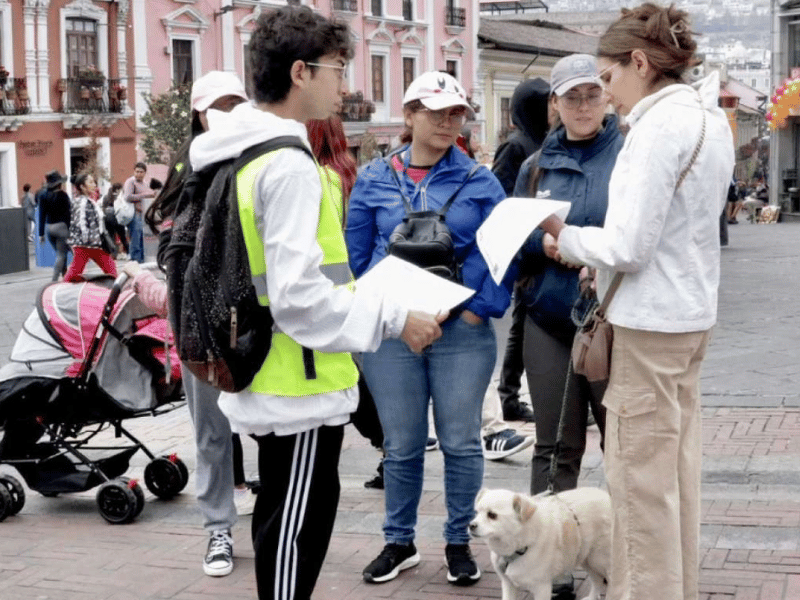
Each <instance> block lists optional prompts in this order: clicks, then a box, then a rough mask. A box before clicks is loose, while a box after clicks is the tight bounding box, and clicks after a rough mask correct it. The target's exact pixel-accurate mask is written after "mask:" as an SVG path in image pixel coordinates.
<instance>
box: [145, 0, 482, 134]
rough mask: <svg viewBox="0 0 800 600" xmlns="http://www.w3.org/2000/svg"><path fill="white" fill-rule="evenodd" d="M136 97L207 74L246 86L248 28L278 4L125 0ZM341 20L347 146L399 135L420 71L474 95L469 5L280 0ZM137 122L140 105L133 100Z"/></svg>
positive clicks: (422, 0)
mask: <svg viewBox="0 0 800 600" xmlns="http://www.w3.org/2000/svg"><path fill="white" fill-rule="evenodd" d="M131 3H132V11H131V12H132V29H133V31H134V32H135V33H134V35H133V43H134V55H133V60H132V67H131V70H132V72H133V74H134V78H135V95H136V96H137V98H138V97H139V96H140V95H141V94H142V93H153V94H157V93H160V92H163V91H165V90H167V89H168V88H169V87H170V86H171V85H172V83H173V82H179V83H190V82H191V81H193V80H194V79H196V78H197V77H199V76H200V75H202V74H203V73H205V72H207V71H210V70H214V69H217V70H223V71H231V72H235V73H237V74H238V75H239V76H240V77H241V78H242V79H243V80H245V81H246V79H247V70H248V69H247V53H248V44H249V41H250V36H251V33H252V30H253V27H254V25H255V21H256V20H257V18H258V17H259V15H261V14H262V13H264V12H266V11H269V10H274V9H275V8H278V7H280V6H285V5H286V4H287V2H286V1H285V0H284V1H278V0H261V1H259V0H203V1H202V2H201V1H199V0H198V1H196V0H171V1H170V0H163V1H160V2H157V3H156V2H148V1H147V0H131ZM289 3H290V4H306V5H308V6H310V7H311V8H312V9H314V10H315V11H319V12H320V13H321V14H323V15H325V16H329V17H335V18H338V19H341V20H343V21H345V22H347V23H348V24H349V25H350V28H351V30H352V35H353V40H354V43H355V47H356V53H355V57H354V58H353V60H352V61H351V62H350V64H349V66H348V72H347V74H346V79H347V81H348V87H349V90H350V95H349V96H348V98H347V101H346V103H345V108H344V110H343V118H344V120H345V128H346V131H347V133H348V138H349V139H350V144H351V147H353V148H354V149H355V148H357V147H359V146H360V145H361V142H362V140H363V138H364V136H365V135H367V134H372V135H373V136H375V139H376V141H377V142H378V144H379V145H381V146H382V147H388V146H389V145H391V144H392V143H393V141H394V140H395V139H396V136H397V135H398V134H399V133H400V132H401V131H402V129H403V117H402V97H403V93H404V91H405V89H406V87H407V86H408V84H409V83H410V82H411V81H412V80H413V79H414V77H416V76H417V75H419V74H421V73H423V72H425V71H427V70H433V69H436V70H442V71H448V72H450V73H452V74H454V75H455V76H456V77H457V78H458V79H459V81H460V82H461V83H462V84H463V85H464V87H465V89H466V90H467V92H468V93H470V94H472V100H473V102H474V103H476V104H478V105H479V104H480V103H481V97H480V96H481V95H480V92H479V90H478V89H477V88H476V71H477V56H478V50H477V29H478V12H479V11H478V1H477V0H444V1H443V0H289ZM135 106H136V111H137V115H139V116H140V115H141V114H142V112H143V111H145V110H146V104H145V102H143V101H141V100H139V101H137V102H136V103H135Z"/></svg>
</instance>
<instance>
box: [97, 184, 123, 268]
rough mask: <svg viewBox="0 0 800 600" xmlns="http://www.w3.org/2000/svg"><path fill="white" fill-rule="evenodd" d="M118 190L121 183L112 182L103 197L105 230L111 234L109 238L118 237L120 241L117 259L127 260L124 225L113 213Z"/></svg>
mask: <svg viewBox="0 0 800 600" xmlns="http://www.w3.org/2000/svg"><path fill="white" fill-rule="evenodd" d="M120 190H122V184H121V183H113V184H111V187H110V188H109V189H108V192H107V193H106V195H105V196H104V197H103V213H104V215H105V223H106V231H108V233H109V235H111V239H113V240H115V243H116V239H117V238H119V241H120V242H121V243H122V249H123V254H121V255H117V258H118V259H121V260H127V259H128V258H129V256H128V252H129V250H130V249H129V247H128V234H127V232H126V231H125V226H124V225H120V224H119V221H117V216H116V215H115V214H114V200H116V199H117V196H118V195H119V192H120Z"/></svg>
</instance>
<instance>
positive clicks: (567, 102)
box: [559, 89, 606, 110]
mask: <svg viewBox="0 0 800 600" xmlns="http://www.w3.org/2000/svg"><path fill="white" fill-rule="evenodd" d="M559 100H560V101H561V102H563V103H564V106H566V107H567V108H569V109H571V110H575V109H577V108H580V106H581V104H583V103H584V101H585V102H586V105H587V106H590V107H597V106H600V105H601V104H602V103H603V102H604V101H605V100H606V93H605V92H604V91H603V90H602V89H596V90H592V91H591V92H589V93H588V94H586V95H585V96H583V95H581V94H564V95H563V96H559Z"/></svg>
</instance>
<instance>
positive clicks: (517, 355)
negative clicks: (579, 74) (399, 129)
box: [492, 77, 552, 422]
mask: <svg viewBox="0 0 800 600" xmlns="http://www.w3.org/2000/svg"><path fill="white" fill-rule="evenodd" d="M549 98H550V85H549V84H548V83H547V82H546V81H545V80H544V79H541V78H539V77H537V78H535V79H527V80H525V81H523V82H522V83H520V84H519V85H517V87H516V89H515V90H514V93H513V95H512V96H511V120H512V122H513V123H514V126H515V128H514V130H513V131H512V133H511V135H510V136H509V137H508V139H507V140H506V141H505V142H504V143H502V144H501V145H500V146H498V148H497V152H496V153H495V157H494V162H493V163H492V172H493V173H494V174H495V175H497V178H498V179H499V180H500V183H502V184H503V189H504V190H505V192H506V195H508V196H511V195H513V194H514V186H515V185H516V181H517V177H518V176H519V170H520V167H521V166H522V163H523V162H524V161H525V160H526V159H527V158H528V157H529V156H531V155H533V154H534V153H536V152H537V151H538V150H539V149H540V148H541V147H542V142H544V139H545V136H546V135H547V132H548V131H549V129H550V118H549V116H550V114H551V113H552V108H551V105H550V102H549ZM520 288H521V282H518V284H517V285H516V287H515V291H514V299H513V307H512V309H511V326H510V327H509V330H508V338H506V349H505V353H504V354H503V366H502V369H501V370H500V382H499V383H498V385H497V393H498V394H499V396H500V403H501V406H502V410H503V418H504V419H505V420H506V421H524V422H531V421H533V411H532V410H531V407H530V406H528V404H527V403H525V402H523V401H521V400H520V396H519V392H520V389H521V387H522V373H523V370H524V366H523V360H522V347H523V340H524V334H525V307H524V305H523V302H522V292H521V289H520Z"/></svg>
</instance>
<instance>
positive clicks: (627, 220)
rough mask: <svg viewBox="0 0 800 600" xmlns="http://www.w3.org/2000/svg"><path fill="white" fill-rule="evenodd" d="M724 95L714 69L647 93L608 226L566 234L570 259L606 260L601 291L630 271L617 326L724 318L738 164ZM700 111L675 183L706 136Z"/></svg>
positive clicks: (596, 263)
mask: <svg viewBox="0 0 800 600" xmlns="http://www.w3.org/2000/svg"><path fill="white" fill-rule="evenodd" d="M718 96H719V77H718V75H717V74H716V73H712V74H711V75H709V76H708V77H706V78H705V79H703V80H701V81H699V82H698V83H696V84H694V85H693V86H689V85H685V84H675V85H670V86H667V87H665V88H663V89H662V90H659V91H658V92H656V93H655V94H652V95H650V96H647V97H646V98H643V99H642V100H640V101H639V102H638V103H637V104H636V105H635V106H634V107H633V109H632V110H631V112H630V115H629V116H628V122H629V123H630V125H631V129H630V132H629V133H628V136H627V138H626V140H625V145H624V146H623V147H622V150H621V151H620V153H619V155H618V156H617V163H616V166H615V167H614V171H613V173H612V175H611V180H610V182H609V194H608V212H607V213H606V219H605V225H604V226H603V227H602V228H600V227H573V226H568V227H566V228H565V229H564V230H562V232H561V235H560V236H559V241H558V243H559V251H560V252H561V255H562V256H563V257H564V258H565V259H566V260H567V261H569V262H573V263H578V264H586V265H590V266H592V267H596V268H597V269H598V295H599V296H600V297H601V298H602V297H603V295H604V294H605V292H606V290H607V289H608V285H609V283H610V280H611V278H612V277H613V274H614V272H615V271H622V272H624V273H625V276H624V278H623V280H622V284H621V286H620V288H619V290H618V291H617V293H616V295H615V296H614V298H613V300H612V301H611V304H610V306H609V310H608V320H609V321H610V322H611V323H613V324H615V325H620V326H622V327H628V328H631V329H641V330H647V331H660V332H667V333H679V332H690V331H704V330H706V329H709V328H711V327H712V326H713V325H714V323H715V322H716V319H717V290H718V287H719V273H720V266H719V263H720V245H719V219H720V214H721V212H722V209H723V207H724V205H725V201H726V194H727V190H728V185H729V183H730V180H731V174H732V173H733V166H734V153H733V137H732V134H731V129H730V125H729V124H728V121H727V118H726V116H725V113H724V112H723V111H722V109H720V108H719V107H718V106H717V99H718ZM701 110H702V111H705V115H706V133H705V140H704V142H703V146H702V148H701V150H700V153H699V155H698V157H697V160H696V162H695V163H694V165H693V166H692V168H691V170H690V171H689V173H688V175H687V176H686V179H685V180H684V181H683V183H682V184H681V186H680V187H679V188H678V189H677V191H676V190H675V185H676V183H677V181H678V177H679V175H680V173H681V171H682V170H683V169H684V168H685V167H686V165H687V164H689V160H690V158H691V156H692V153H693V152H694V150H695V146H696V145H697V141H698V139H699V138H700V133H701V128H702V121H703V118H702V112H701Z"/></svg>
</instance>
